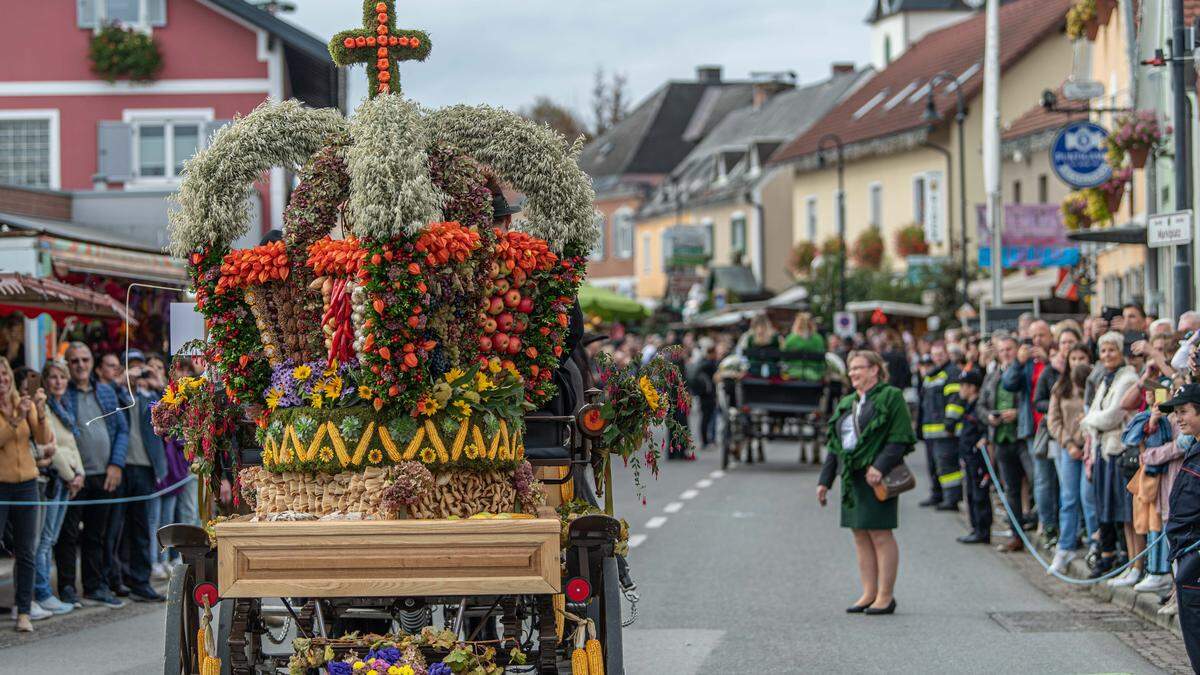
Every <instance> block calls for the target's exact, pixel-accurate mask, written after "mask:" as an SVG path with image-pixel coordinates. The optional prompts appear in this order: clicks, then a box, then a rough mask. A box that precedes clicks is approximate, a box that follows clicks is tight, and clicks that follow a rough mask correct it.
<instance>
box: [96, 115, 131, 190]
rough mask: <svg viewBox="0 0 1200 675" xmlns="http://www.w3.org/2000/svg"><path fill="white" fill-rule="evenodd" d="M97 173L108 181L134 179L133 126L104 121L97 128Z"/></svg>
mask: <svg viewBox="0 0 1200 675" xmlns="http://www.w3.org/2000/svg"><path fill="white" fill-rule="evenodd" d="M96 173H97V174H98V175H99V176H101V177H102V178H103V179H104V180H106V181H111V182H118V183H119V182H124V181H127V180H130V179H131V178H133V125H132V124H127V123H125V122H111V121H102V122H99V123H98V124H97V127H96Z"/></svg>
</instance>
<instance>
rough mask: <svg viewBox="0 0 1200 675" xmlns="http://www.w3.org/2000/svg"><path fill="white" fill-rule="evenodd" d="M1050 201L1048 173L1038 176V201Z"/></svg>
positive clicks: (1040, 202) (1045, 202)
mask: <svg viewBox="0 0 1200 675" xmlns="http://www.w3.org/2000/svg"><path fill="white" fill-rule="evenodd" d="M1049 202H1050V184H1049V182H1048V181H1047V180H1046V174H1044V173H1043V174H1041V175H1039V176H1038V203H1039V204H1048V203H1049Z"/></svg>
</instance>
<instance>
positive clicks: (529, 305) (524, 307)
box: [517, 298, 533, 314]
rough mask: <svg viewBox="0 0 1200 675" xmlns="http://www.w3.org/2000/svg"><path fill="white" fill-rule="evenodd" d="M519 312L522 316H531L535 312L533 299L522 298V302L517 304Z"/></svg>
mask: <svg viewBox="0 0 1200 675" xmlns="http://www.w3.org/2000/svg"><path fill="white" fill-rule="evenodd" d="M517 311H518V312H520V313H522V314H529V313H530V312H532V311H533V298H521V302H519V303H517Z"/></svg>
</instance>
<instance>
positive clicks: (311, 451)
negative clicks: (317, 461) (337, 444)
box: [300, 424, 329, 462]
mask: <svg viewBox="0 0 1200 675" xmlns="http://www.w3.org/2000/svg"><path fill="white" fill-rule="evenodd" d="M326 426H327V425H325V424H322V425H319V426H318V427H317V432H316V433H315V434H313V439H312V444H311V445H309V446H308V452H306V453H304V455H303V456H301V457H300V461H303V462H307V461H308V460H310V459H314V458H316V456H317V453H318V452H319V451H320V450H321V441H324V440H325V434H327V433H329V430H328V429H326V428H325V427H326Z"/></svg>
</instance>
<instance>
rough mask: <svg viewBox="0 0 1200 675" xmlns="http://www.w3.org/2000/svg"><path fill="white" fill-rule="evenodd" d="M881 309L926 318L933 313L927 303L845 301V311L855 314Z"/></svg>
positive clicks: (898, 314)
mask: <svg viewBox="0 0 1200 675" xmlns="http://www.w3.org/2000/svg"><path fill="white" fill-rule="evenodd" d="M877 309H878V310H881V311H883V313H884V314H886V315H888V316H908V317H913V318H917V319H927V318H929V316H930V315H931V314H933V308H932V307H929V306H927V305H914V304H913V303H911V302H892V301H890V300H859V301H856V302H847V303H846V311H847V312H854V313H855V314H862V313H873V312H874V311H875V310H877Z"/></svg>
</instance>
